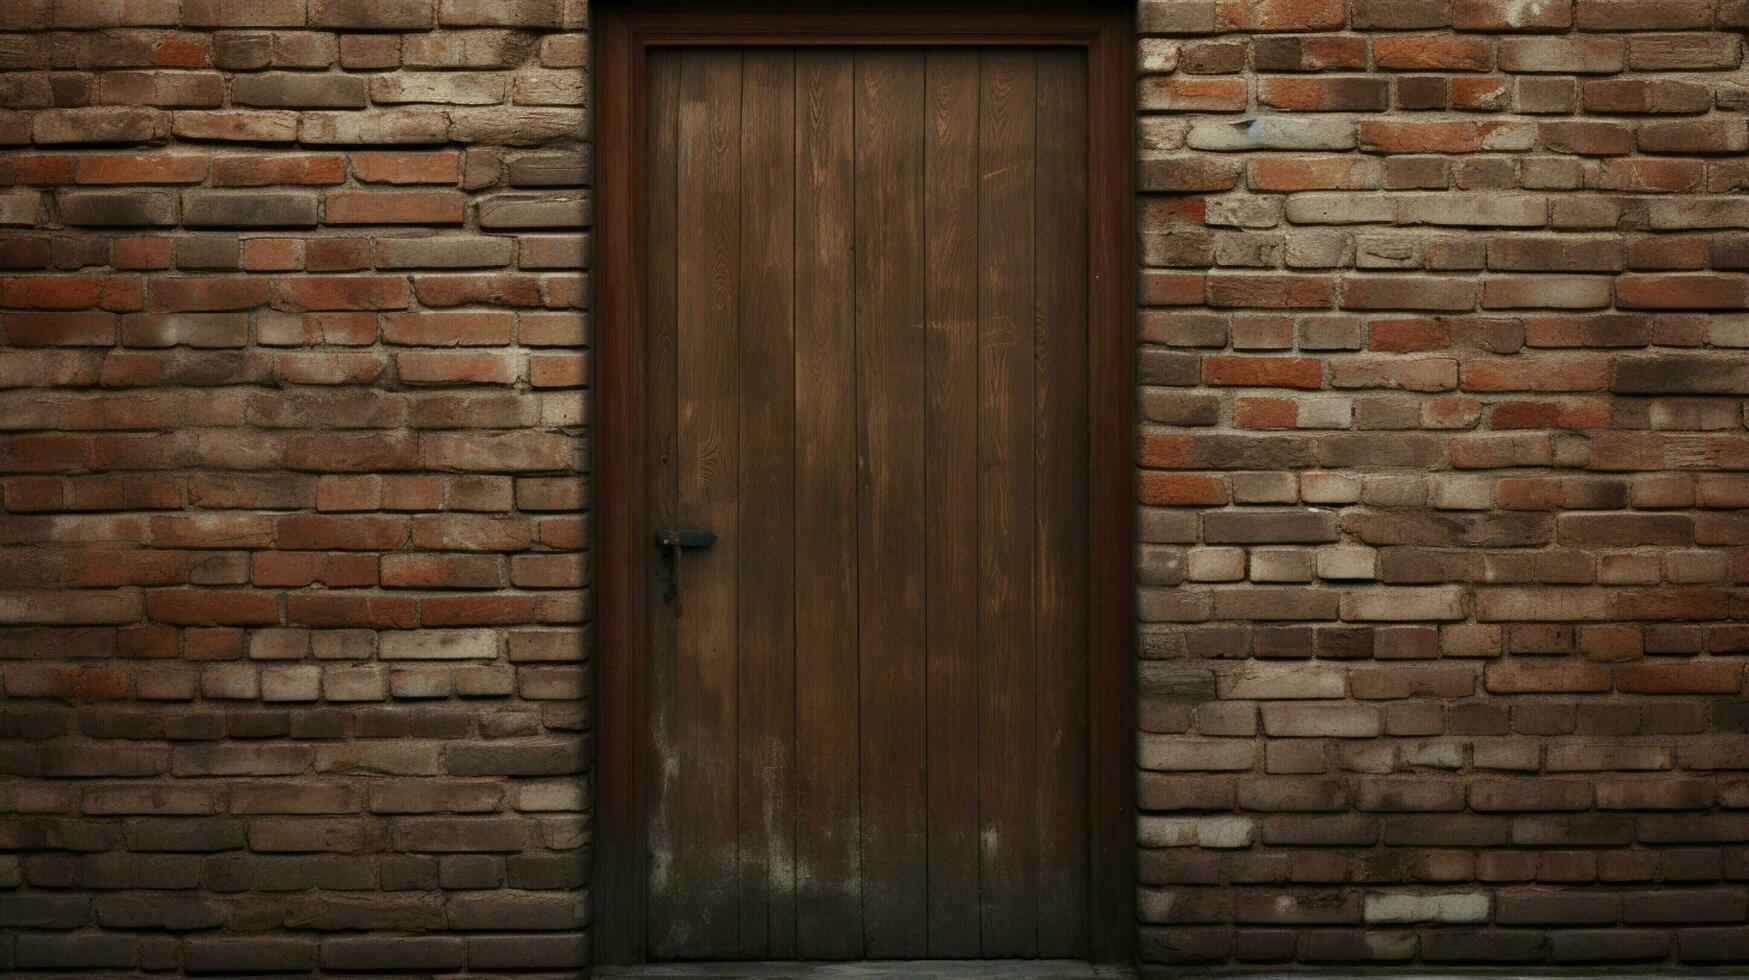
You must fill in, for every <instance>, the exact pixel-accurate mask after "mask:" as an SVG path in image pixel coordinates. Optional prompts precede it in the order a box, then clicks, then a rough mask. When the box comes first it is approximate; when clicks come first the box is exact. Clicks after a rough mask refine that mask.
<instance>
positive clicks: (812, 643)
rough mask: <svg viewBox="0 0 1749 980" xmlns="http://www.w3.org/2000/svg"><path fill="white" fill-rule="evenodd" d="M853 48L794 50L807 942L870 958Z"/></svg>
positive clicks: (799, 943)
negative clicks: (865, 892)
mask: <svg viewBox="0 0 1749 980" xmlns="http://www.w3.org/2000/svg"><path fill="white" fill-rule="evenodd" d="M855 57H856V56H855V54H854V52H852V51H848V50H843V49H836V50H834V49H819V50H803V51H800V52H798V53H797V61H796V82H797V88H796V91H797V96H796V157H797V159H796V179H797V182H798V190H797V197H796V202H797V203H796V232H795V234H796V368H795V376H796V392H795V398H796V409H795V411H796V450H795V453H796V456H795V458H796V532H795V533H796V564H797V568H798V569H799V570H800V574H799V575H798V576H797V578H796V637H797V648H796V649H797V660H796V698H797V709H796V767H797V769H796V792H797V824H798V826H797V837H796V869H797V872H796V874H797V886H796V887H797V895H796V902H797V904H796V951H797V953H798V954H799V955H801V956H804V957H809V958H818V959H851V958H855V957H858V956H860V955H862V933H863V928H862V831H861V797H862V794H861V788H860V780H859V774H860V769H861V766H860V753H861V743H860V738H859V734H858V733H859V731H860V728H861V725H860V698H859V695H858V684H857V683H856V678H857V647H858V634H857V615H856V598H857V573H858V566H859V562H858V560H857V534H856V518H857V510H856V500H857V470H856V438H857V437H856V431H857V429H856V422H857V415H856V333H855V329H856V324H855V315H854V312H853V310H852V296H851V292H852V290H851V282H852V279H853V273H852V270H851V260H850V249H851V243H852V229H853V222H854V220H855V218H854V210H855V184H854V182H855V166H854V142H855V133H854V125H855V113H854V107H855V88H854V85H855V79H854V75H855Z"/></svg>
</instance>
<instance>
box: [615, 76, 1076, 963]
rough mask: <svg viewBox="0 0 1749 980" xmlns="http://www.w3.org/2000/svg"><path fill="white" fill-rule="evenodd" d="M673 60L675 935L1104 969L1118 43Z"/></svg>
mask: <svg viewBox="0 0 1749 980" xmlns="http://www.w3.org/2000/svg"><path fill="white" fill-rule="evenodd" d="M649 70H650V77H649V85H648V88H647V91H648V92H649V93H650V96H649V97H650V100H651V104H650V105H649V106H648V107H647V116H646V119H647V121H648V127H649V137H648V159H649V168H648V173H647V175H646V187H647V189H648V195H649V200H648V201H647V205H646V214H647V215H648V222H649V226H648V229H647V236H646V246H647V255H648V261H649V278H648V287H647V289H648V293H649V295H648V296H647V297H646V303H645V308H646V310H647V328H646V329H647V336H646V345H647V350H648V351H649V366H648V376H647V382H646V384H647V397H648V398H649V399H650V400H651V403H652V408H651V413H650V418H649V420H648V423H647V426H648V433H649V435H648V456H649V460H650V467H651V470H652V472H651V473H650V475H649V478H648V481H647V485H648V487H649V492H650V494H651V499H650V501H649V505H648V508H649V513H650V515H651V520H652V523H653V524H654V526H656V527H669V526H673V527H700V528H709V529H711V530H712V531H714V532H715V533H716V535H717V540H716V543H715V544H713V545H711V546H710V547H709V548H703V549H698V550H691V551H687V552H686V553H684V554H683V555H682V556H680V558H679V559H678V561H677V562H673V561H666V560H664V561H660V562H653V563H652V567H653V568H655V569H656V571H655V572H653V573H652V578H651V582H650V587H649V589H648V592H649V595H650V596H651V600H650V603H649V611H648V613H649V619H650V624H651V625H650V639H649V650H650V663H649V665H648V675H647V676H648V678H649V681H648V683H649V698H648V701H649V703H648V717H649V724H650V740H649V745H650V753H651V759H650V765H649V775H648V777H647V778H648V784H649V786H650V807H649V811H648V816H647V820H646V829H647V833H648V848H649V853H648V862H647V872H648V873H647V882H646V885H647V891H646V894H647V903H648V908H647V910H646V917H647V921H648V950H647V951H648V953H649V954H650V955H651V956H652V957H653V958H657V959H717V958H723V959H727V958H749V959H784V958H790V957H803V958H822V959H852V958H863V957H867V958H915V957H926V956H927V957H1011V956H1021V957H1025V956H1036V955H1050V956H1070V957H1072V956H1079V955H1084V954H1085V953H1086V952H1087V950H1088V933H1089V924H1088V914H1087V900H1088V891H1089V877H1088V871H1087V861H1088V803H1087V792H1088V790H1087V787H1088V769H1087V752H1088V737H1087V725H1088V716H1087V707H1086V697H1087V692H1088V682H1087V676H1086V672H1087V664H1088V657H1087V624H1088V618H1087V608H1086V604H1087V602H1088V594H1087V578H1088V516H1089V515H1088V500H1089V490H1088V482H1087V480H1088V478H1087V460H1088V450H1089V447H1088V440H1087V434H1086V433H1087V426H1088V406H1087V398H1088V392H1087V384H1086V373H1087V363H1088V341H1087V329H1088V277H1087V255H1088V252H1087V250H1088V238H1087V230H1086V229H1087V223H1086V213H1087V197H1086V195H1087V177H1086V166H1087V138H1088V133H1087V121H1086V115H1085V114H1086V101H1087V95H1086V93H1087V80H1086V59H1085V55H1084V54H1083V53H1082V52H1080V51H1077V50H1055V51H1053V50H1045V49H1028V48H985V49H974V48H960V49H954V48H933V49H929V50H924V49H921V48H904V47H870V48H860V49H859V48H844V47H837V48H818V49H811V48H747V49H736V48H726V47H725V48H714V49H705V48H679V49H664V50H660V51H657V52H653V53H652V56H651V58H650V62H649ZM671 584H672V585H674V586H675V591H676V593H677V595H676V596H675V597H674V598H673V599H669V598H666V597H664V595H663V593H664V592H665V591H666V590H667V588H668V586H669V585H671Z"/></svg>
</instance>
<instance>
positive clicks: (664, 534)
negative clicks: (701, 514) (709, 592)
mask: <svg viewBox="0 0 1749 980" xmlns="http://www.w3.org/2000/svg"><path fill="white" fill-rule="evenodd" d="M716 542H717V533H716V532H715V531H709V530H705V529H703V528H692V527H683V528H667V527H665V528H659V529H658V530H657V531H656V547H658V548H661V549H662V554H663V556H664V557H666V558H667V559H668V590H667V591H666V592H664V593H662V598H663V599H665V600H667V601H668V603H669V604H670V605H672V606H673V607H674V615H676V616H678V615H680V552H681V550H682V549H686V548H708V547H710V546H711V545H713V544H716Z"/></svg>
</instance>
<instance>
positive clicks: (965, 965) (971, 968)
mask: <svg viewBox="0 0 1749 980" xmlns="http://www.w3.org/2000/svg"><path fill="white" fill-rule="evenodd" d="M1135 975H1136V974H1135V971H1134V970H1130V969H1127V968H1124V967H1114V966H1092V965H1089V964H1087V963H1076V962H1073V961H1070V960H979V961H967V960H918V961H906V962H897V961H878V960H877V961H872V962H862V963H656V964H648V965H644V966H598V967H596V968H595V976H596V977H597V978H603V980H605V978H610V977H611V978H615V980H620V978H628V980H629V978H683V980H1129V978H1133V977H1134V976H1135Z"/></svg>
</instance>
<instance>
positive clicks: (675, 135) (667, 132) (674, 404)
mask: <svg viewBox="0 0 1749 980" xmlns="http://www.w3.org/2000/svg"><path fill="white" fill-rule="evenodd" d="M649 85H650V90H649V91H650V100H649V115H648V117H647V118H648V122H647V129H648V139H649V158H648V159H649V167H648V171H647V175H646V178H645V180H646V186H647V193H648V203H647V204H646V208H647V210H646V212H645V213H646V214H647V215H648V216H649V233H648V234H647V235H646V236H645V242H646V247H647V249H648V252H647V254H648V256H649V259H648V265H647V267H646V268H647V269H648V277H649V278H648V281H649V288H648V292H647V298H646V300H645V304H644V315H645V317H646V323H647V324H648V328H647V330H646V332H645V372H646V376H647V378H648V382H647V384H648V389H647V390H648V392H649V403H648V404H649V409H648V413H647V416H646V418H647V423H646V425H647V428H648V432H647V435H648V439H649V443H648V448H647V449H646V454H647V458H648V460H649V467H648V470H649V477H648V490H649V495H650V496H649V517H650V520H649V523H650V524H651V525H652V526H654V527H675V526H678V524H679V523H680V513H679V507H680V479H679V472H680V468H679V448H680V419H679V408H680V402H679V383H680V377H679V369H680V362H679V340H680V338H679V317H680V313H679V303H678V299H679V295H680V292H679V283H678V281H677V277H678V275H679V272H680V256H679V244H678V241H677V240H676V237H675V236H676V233H677V232H678V230H679V229H678V227H677V218H678V215H677V213H676V211H677V209H678V207H679V204H680V55H679V53H678V52H675V51H661V52H657V53H655V54H654V56H653V57H651V59H650V64H649ZM652 540H653V538H652ZM644 543H645V545H646V546H649V541H646V542H644ZM643 567H644V568H645V570H646V577H647V579H648V583H647V585H646V586H645V589H644V598H645V602H646V605H647V612H646V620H647V622H648V624H649V626H648V631H649V633H648V636H649V639H648V643H649V652H650V655H649V657H648V659H647V661H646V675H647V676H646V681H647V683H648V685H649V687H648V690H649V724H650V727H651V732H652V736H653V741H654V742H655V744H656V745H657V746H670V745H676V744H680V741H681V733H680V730H679V728H678V726H679V724H680V722H679V718H678V716H679V712H680V710H681V708H680V705H679V703H678V698H679V697H680V693H681V692H680V688H679V686H678V680H679V677H678V673H677V670H676V668H677V666H678V653H679V645H680V631H679V621H678V620H677V619H676V618H675V617H674V616H673V615H672V613H671V604H670V602H669V600H668V599H667V597H666V593H667V590H668V588H669V587H670V586H671V585H673V584H675V582H676V578H675V576H676V575H678V573H679V569H677V568H676V567H675V566H674V564H673V562H672V561H671V560H669V556H662V557H660V558H658V559H657V560H655V561H651V562H648V563H647V564H645V565H644V566H643ZM645 762H646V765H647V766H648V768H649V770H650V771H648V772H647V774H646V785H648V786H650V787H652V789H653V792H652V794H651V800H650V803H651V806H650V812H649V816H648V819H649V821H650V823H649V831H648V840H649V843H650V846H651V849H652V851H654V850H655V848H656V847H658V846H663V845H664V844H665V843H666V842H669V841H677V840H678V839H679V837H680V835H681V834H682V833H684V832H685V825H684V820H683V813H684V803H683V801H681V800H676V799H671V797H672V795H673V794H675V793H683V792H684V788H683V787H680V786H674V785H670V784H668V783H667V782H666V779H667V778H668V775H667V773H666V772H665V770H666V768H667V766H666V759H665V758H664V757H663V756H662V755H661V754H660V752H653V753H651V754H650V757H649V758H648V759H647V760H645ZM668 853H669V855H670V856H669V858H668V860H670V861H673V860H677V859H679V858H680V857H681V855H682V854H684V853H685V852H677V851H674V850H672V849H670V850H669V852H668ZM651 870H654V869H653V868H652V869H651ZM671 880H672V877H671V875H665V876H664V878H663V879H662V880H661V882H660V886H661V887H659V888H658V887H652V888H651V889H650V900H651V903H652V904H654V903H655V902H658V901H665V899H666V894H667V891H666V889H667V882H668V881H671ZM652 884H653V885H656V884H658V883H657V882H654V881H653V882H652ZM640 904H642V903H640ZM647 913H653V914H655V915H656V916H657V917H661V916H662V915H663V913H662V912H660V911H658V910H655V909H649V910H647ZM662 934H663V935H667V934H668V933H667V930H666V928H665V929H664V930H663V932H662ZM640 952H641V950H640Z"/></svg>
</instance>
